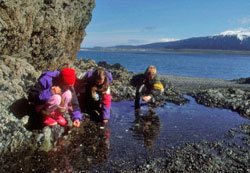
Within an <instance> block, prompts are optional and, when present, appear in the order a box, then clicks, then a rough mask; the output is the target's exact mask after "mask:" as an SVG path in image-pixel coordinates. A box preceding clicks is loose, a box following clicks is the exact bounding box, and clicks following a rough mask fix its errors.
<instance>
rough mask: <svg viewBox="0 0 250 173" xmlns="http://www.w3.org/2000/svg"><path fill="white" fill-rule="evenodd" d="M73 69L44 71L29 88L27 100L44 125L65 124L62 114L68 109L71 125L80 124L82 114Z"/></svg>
mask: <svg viewBox="0 0 250 173" xmlns="http://www.w3.org/2000/svg"><path fill="white" fill-rule="evenodd" d="M74 83H75V70H74V69H72V68H63V69H62V70H61V71H58V70H56V71H45V72H43V73H42V75H41V76H40V78H39V79H38V82H37V83H36V84H35V86H34V87H32V88H31V89H30V90H29V96H28V101H29V102H30V103H31V104H33V105H34V106H35V110H36V112H37V113H38V114H40V115H41V116H42V121H43V124H44V125H48V126H55V125H57V124H60V125H62V126H65V125H66V124H67V120H66V119H65V118H64V117H63V114H64V113H65V112H66V111H67V110H68V111H69V113H70V114H71V115H72V120H73V125H74V126H75V127H79V126H80V121H81V119H82V115H81V112H80V107H79V103H78V99H77V96H76V93H75V90H74V87H73V86H74Z"/></svg>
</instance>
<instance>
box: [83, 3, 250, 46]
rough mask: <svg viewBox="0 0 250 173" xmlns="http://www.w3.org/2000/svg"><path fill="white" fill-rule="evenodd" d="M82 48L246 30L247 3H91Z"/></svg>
mask: <svg viewBox="0 0 250 173" xmlns="http://www.w3.org/2000/svg"><path fill="white" fill-rule="evenodd" d="M95 2H96V6H95V8H94V9H93V13H92V20H91V22H90V23H89V25H88V26H87V28H86V34H87V35H86V36H85V38H84V40H83V42H82V44H81V47H82V48H90V47H96V46H102V47H107V46H115V45H142V44H148V43H153V42H162V41H174V40H178V39H187V38H191V37H204V36H211V35H216V34H220V33H222V32H224V31H228V30H238V29H242V28H250V0H95Z"/></svg>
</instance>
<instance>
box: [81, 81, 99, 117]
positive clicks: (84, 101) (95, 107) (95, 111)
mask: <svg viewBox="0 0 250 173" xmlns="http://www.w3.org/2000/svg"><path fill="white" fill-rule="evenodd" d="M79 104H80V108H81V111H82V112H85V113H87V114H88V115H89V116H90V118H91V119H92V120H96V121H101V120H102V115H101V100H99V101H95V100H94V99H93V98H92V96H91V87H90V86H89V85H86V86H85V91H84V93H80V96H79Z"/></svg>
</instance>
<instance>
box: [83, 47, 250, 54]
mask: <svg viewBox="0 0 250 173" xmlns="http://www.w3.org/2000/svg"><path fill="white" fill-rule="evenodd" d="M79 51H83V52H122V53H126V52H128V53H132V52H134V53H174V54H233V55H250V51H243V50H220V49H218V50H216V49H140V48H138V49H126V48H80V50H79Z"/></svg>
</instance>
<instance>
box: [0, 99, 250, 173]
mask: <svg viewBox="0 0 250 173" xmlns="http://www.w3.org/2000/svg"><path fill="white" fill-rule="evenodd" d="M188 99H190V104H186V105H184V106H177V105H174V104H171V103H167V104H166V105H165V106H164V107H159V108H155V109H154V113H152V112H150V111H149V109H148V107H147V106H142V108H141V111H140V115H138V114H135V112H134V108H133V102H131V101H122V102H119V103H116V102H113V103H112V116H111V121H110V123H109V125H107V126H105V127H104V128H103V127H102V126H100V125H98V124H97V123H94V122H90V123H89V124H88V125H87V126H86V127H84V129H83V130H84V132H80V131H79V132H77V133H76V134H75V136H74V138H72V139H70V140H68V141H67V140H66V141H63V140H62V141H61V143H62V145H61V147H57V148H55V149H54V150H53V151H51V152H49V153H32V154H29V153H26V154H25V156H24V155H22V154H20V155H18V156H15V158H12V157H11V156H10V158H9V159H8V161H7V162H5V167H8V165H9V168H10V169H13V170H22V171H25V170H33V171H34V172H53V171H54V172H57V171H58V172H60V171H63V170H68V171H69V172H74V171H75V172H81V171H84V170H85V171H86V170H89V171H90V172H110V171H111V172H112V171H114V170H116V171H121V170H128V168H127V166H128V165H129V166H130V167H131V168H134V167H137V166H138V165H145V164H147V163H148V162H150V160H151V159H155V158H164V157H165V154H164V152H161V151H164V150H166V149H168V148H171V147H176V146H182V145H184V144H185V143H188V142H199V141H201V140H204V141H211V142H212V141H217V140H223V139H225V134H226V133H227V132H228V131H229V130H230V129H231V128H235V127H238V126H239V125H240V124H243V123H246V122H248V123H249V120H248V119H245V118H243V117H241V116H239V115H238V114H237V113H235V112H232V111H230V110H225V109H217V108H208V107H205V106H202V105H198V104H196V103H195V101H194V99H192V98H191V97H188ZM17 160H19V162H16V161H17ZM13 163H15V166H13ZM25 165H28V166H25ZM1 169H2V170H6V169H4V168H1ZM17 172H18V171H17Z"/></svg>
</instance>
